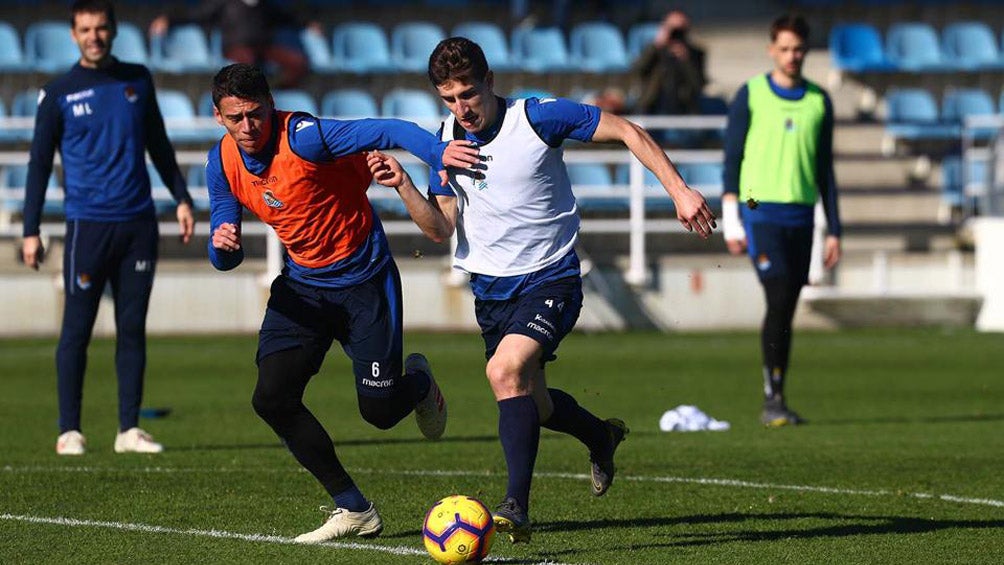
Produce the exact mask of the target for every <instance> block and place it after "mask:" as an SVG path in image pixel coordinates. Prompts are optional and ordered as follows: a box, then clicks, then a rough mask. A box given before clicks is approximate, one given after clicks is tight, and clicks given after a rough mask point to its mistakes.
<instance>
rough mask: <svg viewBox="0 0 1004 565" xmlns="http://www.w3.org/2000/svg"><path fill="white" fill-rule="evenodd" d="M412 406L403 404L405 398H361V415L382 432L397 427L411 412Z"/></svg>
mask: <svg viewBox="0 0 1004 565" xmlns="http://www.w3.org/2000/svg"><path fill="white" fill-rule="evenodd" d="M411 408H412V406H410V405H408V404H407V403H405V402H403V398H401V397H397V396H392V397H388V398H380V397H369V396H360V397H359V414H360V415H361V416H362V417H363V420H366V422H367V423H368V424H370V425H371V426H373V427H375V428H377V429H380V430H389V429H391V428H393V427H394V426H396V425H397V423H398V422H400V421H401V419H403V418H404V417H405V416H407V415H408V413H409V412H411Z"/></svg>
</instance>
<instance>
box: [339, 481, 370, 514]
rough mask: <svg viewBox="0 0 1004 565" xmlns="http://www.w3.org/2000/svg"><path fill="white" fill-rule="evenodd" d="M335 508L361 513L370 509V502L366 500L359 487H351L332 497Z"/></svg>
mask: <svg viewBox="0 0 1004 565" xmlns="http://www.w3.org/2000/svg"><path fill="white" fill-rule="evenodd" d="M334 499H335V506H337V507H339V508H344V509H346V510H348V511H349V512H362V511H364V510H366V509H367V508H369V507H370V501H368V500H366V497H365V496H363V493H362V492H361V491H360V490H359V487H357V486H356V485H352V486H351V487H349V488H347V489H345V490H343V491H342V492H340V493H338V494H336V495H335V496H334Z"/></svg>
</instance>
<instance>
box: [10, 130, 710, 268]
mask: <svg viewBox="0 0 1004 565" xmlns="http://www.w3.org/2000/svg"><path fill="white" fill-rule="evenodd" d="M628 119H630V120H631V121H633V122H635V123H637V124H638V125H641V126H642V127H645V128H646V129H650V130H663V129H689V130H721V129H724V127H725V117H724V116H658V117H656V116H629V117H628ZM409 121H414V122H416V123H418V124H419V125H421V126H423V127H426V128H429V129H432V130H433V131H434V130H435V129H438V127H439V121H438V120H430V119H415V120H409ZM165 122H166V124H167V126H168V131H169V133H170V132H171V131H178V130H179V129H183V130H186V131H195V130H196V129H199V128H202V129H204V130H206V131H213V132H215V134H216V135H218V136H221V135H222V134H223V129H222V128H220V127H219V126H218V125H217V124H216V122H215V120H213V119H212V118H199V119H198V120H196V121H191V120H182V121H177V120H165ZM32 123H33V120H32V119H31V118H3V119H0V134H3V133H4V132H6V133H7V134H10V133H11V132H13V131H21V132H22V133H24V131H25V128H27V131H28V132H29V133H28V137H29V138H30V128H31V127H32V126H31V124H32ZM14 126H17V127H20V128H21V130H17V129H9V128H12V127H14ZM208 128H211V129H208ZM570 145H571V146H572V147H570V148H568V149H566V150H565V161H566V163H570V164H571V163H602V164H606V165H624V164H626V165H628V170H629V174H628V184H627V185H623V184H612V185H609V186H608V187H606V188H605V189H597V188H596V187H590V190H589V191H588V192H587V191H577V192H576V197H577V198H578V199H580V200H581V201H587V200H588V199H591V198H625V199H627V201H628V217H627V218H626V219H625V218H623V217H609V218H602V217H600V218H586V219H583V220H582V225H581V231H582V232H583V233H615V234H624V233H627V234H629V249H628V256H629V260H628V269H627V272H626V273H625V278H626V280H627V281H628V282H629V283H631V284H644V283H646V282H647V280H648V274H647V271H646V269H645V265H646V250H645V236H646V234H649V233H680V232H683V231H685V230H684V228H683V227H682V226H681V225H680V224H679V222H677V221H676V220H675V219H669V218H661V219H652V218H647V217H646V216H647V214H646V199H647V198H653V197H658V195H659V194H660V193H661V197H662V198H666V199H669V196H668V195H666V194H665V193H664V192H662V191H661V189H660V188H658V187H648V188H647V187H646V186H645V169H644V166H643V165H642V164H641V162H639V161H638V160H637V159H635V158H634V156H633V155H632V154H631V153H630V152H629V151H628V150H627V149H625V148H618V149H605V148H595V149H585V148H579V147H582V145H581V144H570ZM390 153H391V154H393V155H395V156H396V157H397V158H398V159H400V160H401V162H402V163H419V162H420V161H419V160H418V159H417V158H415V157H414V156H412V155H411V154H409V153H406V152H403V151H392V152H390ZM667 154H668V155H669V157H670V159H671V160H672V161H673V162H674V163H700V162H703V163H709V162H710V163H720V162H721V161H722V159H723V152H722V150H720V149H687V150H669V151H668V152H667ZM177 159H178V164H179V165H180V166H191V165H202V164H204V163H205V159H206V152H205V151H192V150H182V151H178V152H177ZM56 161H57V164H58V161H59V156H58V154H57V157H56ZM27 162H28V153H27V151H0V166H8V165H23V164H27ZM615 182H616V181H615ZM694 188H696V189H697V190H700V191H701V192H703V193H705V194H706V195H718V194H720V193H721V186H714V185H711V186H701V185H696V186H694ZM575 189H576V187H574V186H573V190H575ZM189 191H190V192H191V193H192V197H193V198H195V199H198V198H204V199H206V200H208V194H207V190H206V187H189ZM60 192H61V191H54V190H49V192H48V193H47V196H46V198H47V200H48V199H55V198H61V197H62V195H61V194H58V193H60ZM54 193H56V194H54ZM154 196H155V198H159V199H169V198H170V195H169V194H168V193H167V191H166V190H163V189H162V190H158V191H155V195H154ZM369 196H370V199H371V200H381V199H388V200H390V199H392V200H397V199H398V196H397V194H396V193H394V192H393V191H390V190H379V189H376V190H374V189H371V190H370V193H369ZM23 198H24V191H23V188H12V187H6V186H2V183H0V208H2V203H3V202H11V201H15V202H16V201H23ZM12 212H15V213H13V214H12ZM4 213H5V212H4V211H3V210H0V236H7V237H17V236H20V235H21V230H22V226H21V224H20V223H19V222H18V221H16V220H15V219H14V216H15V215H16V211H11V210H7V211H6V214H7V217H6V221H4V219H3V218H4ZM384 227H385V230H386V231H387V233H388V234H390V235H399V234H419V233H420V231H419V229H418V228H417V226H415V225H414V223H412V222H411V221H410V220H408V219H396V220H388V221H385V222H384ZM42 229H43V230H44V231H45V232H46V233H47V234H49V235H50V236H57V237H58V236H61V235H62V234H63V231H64V229H65V226H64V224H63V223H62V222H46V223H44V224H43V226H42ZM160 231H161V233H162V234H165V235H170V234H173V233H175V231H176V230H175V228H174V226H173V225H172V224H171V223H170V222H164V223H162V225H161V230H160ZM243 233H244V234H245V235H252V236H260V235H263V234H264V235H265V236H266V237H267V238H269V243H268V245H267V249H268V252H267V253H268V258H267V264H268V269H269V270H270V271H273V270H274V271H278V269H279V268H280V263H279V256H280V254H281V246H280V245H279V243H278V240H277V239H276V238H275V234H274V233H273V232H272V230H271V229H270V228H268V227H267V226H265V225H264V224H261V223H260V222H258V221H247V222H245V226H244V232H243ZM196 234H197V235H202V236H208V235H209V226H208V224H207V223H206V222H200V223H199V224H198V225H197V227H196Z"/></svg>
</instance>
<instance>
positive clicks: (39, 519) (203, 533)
mask: <svg viewBox="0 0 1004 565" xmlns="http://www.w3.org/2000/svg"><path fill="white" fill-rule="evenodd" d="M0 520H6V521H11V522H25V523H29V524H46V525H54V526H67V527H71V528H106V529H112V530H122V531H127V532H143V533H147V534H175V535H182V536H193V537H205V538H217V539H233V540H240V541H250V542H255V543H274V544H280V545H300V544H298V543H296V542H295V541H293V538H286V537H282V536H270V535H265V534H239V533H235V532H227V531H224V530H198V529H194V528H189V529H181V528H167V527H164V526H153V525H150V524H133V523H129V522H107V521H102V520H78V519H76V518H64V517H53V518H49V517H44V516H24V515H18V514H0ZM311 547H330V548H334V549H345V550H352V551H375V552H378V553H389V554H392V555H417V556H425V555H427V554H426V552H425V551H424V550H421V549H416V548H414V547H407V546H391V545H377V544H372V545H370V544H364V543H352V542H334V541H329V542H325V543H319V544H315V545H312V546H311ZM485 561H489V562H495V563H506V562H510V561H512V560H511V559H503V558H497V557H488V558H487V559H486V560H485ZM545 563H546V564H547V565H568V564H561V563H555V562H551V561H542V562H541V564H545Z"/></svg>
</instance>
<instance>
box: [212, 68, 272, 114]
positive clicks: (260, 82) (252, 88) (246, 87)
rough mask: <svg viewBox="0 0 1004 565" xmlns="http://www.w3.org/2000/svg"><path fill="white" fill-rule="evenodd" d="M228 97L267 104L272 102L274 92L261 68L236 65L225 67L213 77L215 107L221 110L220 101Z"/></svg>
mask: <svg viewBox="0 0 1004 565" xmlns="http://www.w3.org/2000/svg"><path fill="white" fill-rule="evenodd" d="M227 96H235V97H237V98H242V99H244V100H254V101H255V102H259V103H261V104H265V103H268V102H271V101H272V90H271V89H270V88H269V87H268V80H267V79H266V78H265V73H263V72H262V71H261V69H260V68H258V67H256V66H254V65H248V64H246V63H234V64H233V65H227V66H225V67H223V68H222V69H220V72H218V73H216V76H215V77H213V105H214V106H216V107H217V108H219V107H220V100H223V99H224V98H226V97H227Z"/></svg>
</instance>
